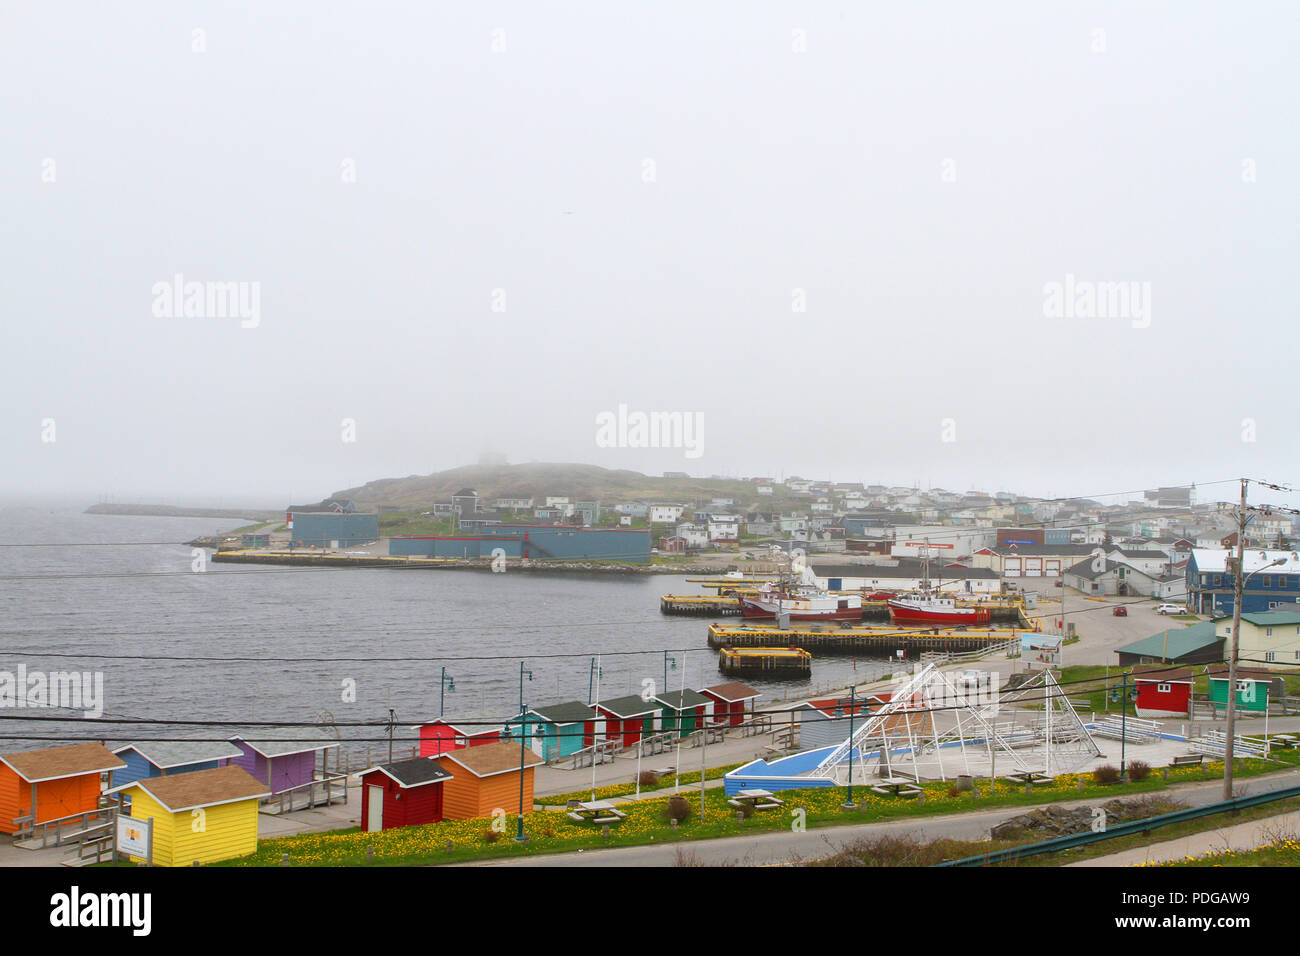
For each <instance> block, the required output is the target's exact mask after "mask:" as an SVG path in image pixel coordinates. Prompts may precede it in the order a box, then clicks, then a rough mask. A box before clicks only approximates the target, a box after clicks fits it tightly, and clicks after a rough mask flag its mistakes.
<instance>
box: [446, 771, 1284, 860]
mask: <svg viewBox="0 0 1300 956" xmlns="http://www.w3.org/2000/svg"><path fill="white" fill-rule="evenodd" d="M1297 785H1300V770H1292V771H1287V772H1285V773H1279V774H1273V775H1270V776H1268V777H1262V778H1254V779H1248V780H1245V781H1243V782H1242V783H1241V784H1239V785H1238V787H1237V794H1238V796H1243V795H1245V794H1247V793H1262V792H1265V791H1268V790H1279V789H1283V788H1286V787H1294V786H1297ZM1160 793H1162V794H1165V795H1169V796H1172V797H1174V798H1176V799H1178V800H1179V801H1181V802H1183V803H1185V804H1187V805H1188V806H1204V805H1206V804H1209V803H1215V802H1217V801H1219V800H1221V799H1222V797H1223V782H1222V781H1221V780H1210V781H1206V782H1204V783H1191V784H1182V785H1179V786H1171V787H1170V788H1169V789H1168V790H1165V791H1160ZM1108 799H1113V798H1096V799H1091V800H1072V801H1065V802H1063V803H1062V804H1061V806H1066V807H1079V806H1094V805H1097V804H1101V803H1105V802H1106V801H1107V800H1108ZM1028 809H1029V808H1028V807H1024V808H1021V807H1002V808H1000V809H998V810H990V811H979V812H972V813H963V814H951V815H948V816H940V817H928V818H926V819H925V820H904V821H898V822H894V823H870V824H862V825H859V826H837V827H823V828H820V829H814V830H807V831H806V832H803V833H795V832H791V831H775V832H764V833H755V834H753V835H752V836H745V837H727V838H725V839H720V840H698V841H693V842H685V843H673V844H666V845H663V846H636V847H621V848H611V849H608V850H591V851H587V852H576V853H558V854H553V855H550V856H532V857H515V858H512V859H504V860H492V861H487V862H483V863H469V864H462V865H465V866H584V867H585V866H619V867H624V866H676V865H679V864H680V863H686V864H689V865H696V866H775V865H781V864H787V863H791V862H797V861H799V860H814V859H820V858H824V857H827V856H831V855H833V854H834V853H837V852H839V851H840V850H841V849H842V848H844V847H845V846H847V845H849V844H851V843H853V842H855V841H857V840H860V839H863V838H875V837H882V836H898V835H912V836H922V835H924V839H926V840H937V839H945V838H947V839H954V840H984V839H987V838H988V835H989V828H990V827H992V826H993V825H995V824H997V823H1000V822H1002V821H1003V820H1005V819H1007V818H1008V817H1012V816H1016V815H1018V814H1020V813H1024V812H1025V811H1026V810H1028ZM1225 819H1226V818H1225ZM1254 826H1256V827H1258V826H1259V823H1256V824H1254ZM1216 832H1217V831H1216ZM1238 839H1244V836H1243V835H1239V836H1238ZM1233 845H1234V846H1237V845H1239V844H1236V843H1234V844H1233ZM1114 865H1123V864H1121V863H1116V864H1114Z"/></svg>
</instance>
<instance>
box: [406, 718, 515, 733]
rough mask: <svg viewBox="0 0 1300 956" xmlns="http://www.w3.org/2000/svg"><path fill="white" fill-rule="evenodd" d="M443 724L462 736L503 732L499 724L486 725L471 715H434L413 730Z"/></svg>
mask: <svg viewBox="0 0 1300 956" xmlns="http://www.w3.org/2000/svg"><path fill="white" fill-rule="evenodd" d="M438 724H442V725H443V726H444V727H450V728H451V729H452V730H454V731H456V733H458V734H460V735H461V736H462V737H478V736H480V735H482V734H496V733H500V732H501V726H500V725H499V724H493V725H485V724H483V723H482V721H476V720H474V719H473V718H471V717H434V718H432V719H431V720H426V721H425V722H424V723H422V724H416V725H415V726H414V727H412V728H411V729H412V730H423V729H424V728H425V727H436V726H437V725H438Z"/></svg>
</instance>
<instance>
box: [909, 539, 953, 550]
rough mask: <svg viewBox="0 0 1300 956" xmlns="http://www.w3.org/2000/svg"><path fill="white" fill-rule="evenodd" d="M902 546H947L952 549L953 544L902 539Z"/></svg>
mask: <svg viewBox="0 0 1300 956" xmlns="http://www.w3.org/2000/svg"><path fill="white" fill-rule="evenodd" d="M903 546H904V547H907V548H947V549H948V550H950V551H951V550H952V549H953V548H954V547H955V545H951V544H928V543H927V542H925V541H904V542H903Z"/></svg>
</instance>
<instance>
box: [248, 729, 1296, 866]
mask: <svg viewBox="0 0 1300 956" xmlns="http://www.w3.org/2000/svg"><path fill="white" fill-rule="evenodd" d="M1283 758H1284V759H1283ZM1298 764H1300V751H1285V752H1283V754H1282V755H1280V756H1279V759H1278V760H1276V761H1272V762H1269V761H1264V760H1242V761H1239V763H1238V769H1237V777H1238V778H1239V779H1240V778H1245V777H1250V776H1256V775H1258V774H1261V773H1268V772H1271V771H1276V770H1278V769H1282V768H1284V767H1293V766H1296V765H1298ZM1221 777H1222V764H1211V765H1209V766H1207V767H1205V768H1190V767H1189V768H1179V769H1177V770H1171V771H1169V781H1168V782H1166V781H1165V780H1164V778H1163V772H1162V771H1159V770H1157V771H1155V772H1153V773H1152V775H1151V776H1150V777H1149V778H1148V779H1147V780H1145V781H1143V782H1141V783H1124V784H1113V785H1110V786H1101V785H1098V784H1096V783H1095V782H1093V781H1092V777H1091V775H1090V774H1076V775H1064V776H1061V777H1058V778H1056V779H1055V780H1053V781H1052V782H1051V783H1049V784H1039V785H1036V786H1035V787H1034V789H1033V793H1032V794H1026V793H1025V791H1024V789H1023V788H1022V787H1019V786H1011V785H1010V784H1007V783H1005V782H1002V781H999V783H998V784H997V787H996V789H995V790H990V789H989V786H988V782H987V780H980V781H978V782H977V789H979V790H980V791H982V794H983V796H982V797H980V798H976V797H975V796H974V795H973V794H972V793H965V794H956V795H954V794H952V793H951V792H950V790H949V787H950V786H951V785H950V784H948V783H927V784H923V785H922V790H923V791H924V803H921V802H918V800H909V799H900V798H895V797H882V796H879V795H877V794H874V793H872V792H871V791H870V789H869V788H867V787H865V786H857V787H855V788H854V800H855V802H856V803H857V804H858V808H857V809H854V810H844V809H842V808H841V804H842V803H843V802H844V800H845V797H846V792H845V788H842V787H828V788H821V789H813V790H799V791H785V792H782V793H780V794H778V796H780V797H781V799H783V800H784V801H785V802H786V810H794V809H803V810H804V811H805V814H806V816H805V819H804V825H805V826H807V827H809V828H817V827H827V826H845V825H852V824H861V823H875V822H881V821H887V820H904V819H918V820H920V819H925V818H927V817H933V816H939V815H946V814H952V813H969V812H977V811H981V810H988V809H994V808H1019V807H1029V806H1037V805H1040V804H1045V803H1053V802H1057V801H1062V800H1086V799H1094V798H1099V797H1119V796H1129V795H1134V794H1143V793H1159V792H1161V791H1165V790H1167V789H1168V788H1169V786H1170V784H1171V783H1186V782H1195V781H1200V780H1212V779H1216V778H1221ZM696 781H697V782H698V776H697V777H696ZM1079 781H1082V785H1080V783H1079ZM589 795H590V791H588V792H587V793H586V794H583V793H581V792H579V793H578V796H581V797H583V798H585V797H586V796H589ZM563 796H565V799H566V800H567V799H568V797H567V795H563ZM682 796H684V797H685V798H686V799H687V801H688V802H689V804H690V806H691V808H692V817H691V818H690V819H689V820H687V821H686V822H684V823H682V824H681V825H680V826H679V828H678V829H676V830H673V829H672V828H671V826H670V825H669V824H668V822H667V820H666V819H665V818H664V816H663V814H664V809H665V807H666V805H667V801H668V797H667V796H664V797H659V798H654V799H650V800H644V801H641V802H638V803H627V804H623V805H622V806H621V808H620V809H622V810H623V811H624V812H626V813H627V814H628V819H627V820H626V821H624V822H623V823H621V824H618V825H617V826H615V827H613V828H612V831H611V834H610V836H609V837H605V836H603V835H602V834H601V833H600V832H597V831H595V830H594V829H592V828H590V827H588V826H586V825H578V824H575V823H572V822H571V821H570V820H569V819H568V818H567V817H566V816H565V815H564V814H563V813H560V812H556V811H554V810H551V811H547V810H536V811H533V812H531V813H528V814H525V817H524V829H525V832H526V833H527V834H528V835H529V840H528V842H526V843H523V844H520V843H517V842H515V840H514V839H513V838H512V837H513V835H514V833H515V831H516V828H517V824H518V819H519V818H518V816H517V815H516V814H510V813H507V812H505V811H504V810H503V811H502V814H501V816H500V818H499V820H498V824H497V826H498V830H493V828H492V823H493V821H492V820H490V819H486V818H483V819H477V820H448V821H444V822H442V823H434V824H428V825H425V826H418V827H404V828H401V829H395V830H387V831H384V832H383V833H361V832H359V831H358V830H356V828H351V829H349V830H340V831H330V832H325V833H309V834H302V835H299V836H292V837H281V838H278V839H272V840H263V841H260V842H259V844H258V850H257V852H256V853H254V854H253V855H251V856H248V857H243V858H241V859H239V860H232V861H228V862H227V863H226V864H222V865H233V866H277V865H280V860H281V855H282V854H285V853H287V854H288V855H289V861H290V865H299V866H302V865H306V866H418V865H429V864H437V863H454V862H464V861H470V860H491V859H498V858H501V857H508V856H520V855H523V856H533V855H538V854H546V853H563V852H569V851H576V850H579V849H583V850H590V849H598V848H601V847H609V846H639V845H647V844H653V843H679V842H691V841H695V840H707V839H716V838H719V837H731V836H744V835H746V834H754V833H758V832H772V831H776V830H784V829H788V828H789V827H790V826H791V823H792V817H791V815H790V813H788V812H786V811H785V810H783V811H771V812H767V813H760V814H756V815H755V816H753V817H751V818H750V819H748V820H745V821H743V822H741V821H737V820H736V817H735V811H734V810H733V809H732V808H731V807H730V806H728V805H727V803H726V796H725V794H724V793H723V791H722V789H721V788H715V789H711V790H707V791H705V796H704V801H705V803H704V806H705V817H704V819H703V821H701V820H700V819H699V817H698V813H699V807H700V792H699V791H698V790H695V791H690V790H685V791H683V793H682ZM547 799H550V800H555V799H558V797H555V798H547ZM490 833H495V834H496V836H495V838H494V839H493V838H489V834H490ZM448 843H450V844H451V847H450V849H448ZM367 848H373V850H374V856H373V859H372V858H371V857H370V856H369V855H368V853H367Z"/></svg>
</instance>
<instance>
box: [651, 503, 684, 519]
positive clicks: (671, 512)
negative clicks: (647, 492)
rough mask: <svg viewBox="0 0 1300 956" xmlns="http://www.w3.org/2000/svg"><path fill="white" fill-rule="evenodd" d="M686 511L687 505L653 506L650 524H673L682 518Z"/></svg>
mask: <svg viewBox="0 0 1300 956" xmlns="http://www.w3.org/2000/svg"><path fill="white" fill-rule="evenodd" d="M684 511H686V506H685V505H651V506H650V512H649V514H650V523H651V524H672V523H673V522H674V521H676V520H677V519H678V518H680V517H681V516H682V513H683V512H684Z"/></svg>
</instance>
